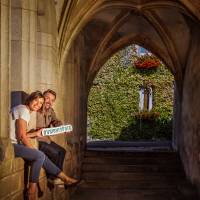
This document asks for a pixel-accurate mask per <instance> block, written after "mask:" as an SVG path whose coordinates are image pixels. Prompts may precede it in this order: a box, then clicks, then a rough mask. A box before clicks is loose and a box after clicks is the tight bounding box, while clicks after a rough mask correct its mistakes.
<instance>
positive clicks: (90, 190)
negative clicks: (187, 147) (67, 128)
mask: <svg viewBox="0 0 200 200" xmlns="http://www.w3.org/2000/svg"><path fill="white" fill-rule="evenodd" d="M82 179H84V180H85V182H84V183H83V184H81V185H80V186H79V187H78V189H77V191H76V192H75V194H74V195H73V197H72V200H86V199H87V200H124V199H126V200H198V199H199V198H198V196H197V195H196V193H195V192H194V190H193V189H192V187H191V185H190V184H188V182H187V180H186V178H185V173H184V171H183V167H182V164H181V161H180V158H179V156H178V154H177V153H175V152H172V151H171V152H119V151H117V152H111V151H86V153H85V158H84V161H83V163H82Z"/></svg>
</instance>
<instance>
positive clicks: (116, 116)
mask: <svg viewBox="0 0 200 200" xmlns="http://www.w3.org/2000/svg"><path fill="white" fill-rule="evenodd" d="M121 58H122V52H119V53H117V54H115V55H114V56H113V57H112V58H111V59H109V61H108V62H107V63H106V64H105V65H104V66H103V67H102V69H101V70H100V72H99V73H98V75H97V77H96V79H95V80H94V83H93V87H92V88H91V91H90V95H89V99H88V134H89V136H90V137H92V138H95V139H113V140H137V139H138V140H139V139H170V138H171V132H172V111H173V108H172V102H173V93H172V85H173V76H172V75H171V73H170V72H169V71H168V70H167V69H166V68H165V67H164V66H161V67H159V68H157V69H156V70H145V71H144V70H138V69H136V68H134V67H133V66H132V65H130V66H127V67H124V66H122V62H121ZM144 82H151V84H152V85H153V86H154V94H153V95H154V96H153V112H157V113H159V117H158V118H156V119H154V120H151V121H148V120H142V119H138V118H135V117H134V115H135V114H136V113H138V112H139V110H138V105H139V89H140V86H141V85H143V83H144Z"/></svg>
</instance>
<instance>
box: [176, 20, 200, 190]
mask: <svg viewBox="0 0 200 200" xmlns="http://www.w3.org/2000/svg"><path fill="white" fill-rule="evenodd" d="M189 23H190V27H191V32H192V40H191V51H190V52H189V55H188V60H187V66H186V69H185V73H184V75H185V76H184V83H183V97H182V103H181V105H182V112H181V114H182V118H181V127H182V131H181V133H182V134H181V137H180V138H179V146H180V153H181V156H182V160H183V163H184V167H185V170H186V173H187V175H188V177H189V179H190V180H191V181H192V182H193V183H194V184H196V185H197V186H198V189H199V191H200V121H199V119H200V112H199V105H200V95H199V94H200V93H199V91H200V73H199V72H200V71H199V69H200V62H199V55H200V54H199V52H200V38H199V34H200V28H199V26H198V25H199V24H198V23H196V24H195V23H194V22H191V21H190V22H189Z"/></svg>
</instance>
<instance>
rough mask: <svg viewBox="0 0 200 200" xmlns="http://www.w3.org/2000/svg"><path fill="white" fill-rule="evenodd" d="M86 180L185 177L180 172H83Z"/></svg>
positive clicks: (169, 178) (141, 179) (144, 179)
mask: <svg viewBox="0 0 200 200" xmlns="http://www.w3.org/2000/svg"><path fill="white" fill-rule="evenodd" d="M82 178H83V179H84V180H100V181H102V180H114V181H124V180H127V181H140V182H155V181H156V182H165V181H175V180H177V179H178V180H179V179H183V178H185V176H184V174H180V173H169V172H168V173H158V172H155V173H143V172H136V173H134V172H132V173H130V172H112V173H110V172H83V174H82Z"/></svg>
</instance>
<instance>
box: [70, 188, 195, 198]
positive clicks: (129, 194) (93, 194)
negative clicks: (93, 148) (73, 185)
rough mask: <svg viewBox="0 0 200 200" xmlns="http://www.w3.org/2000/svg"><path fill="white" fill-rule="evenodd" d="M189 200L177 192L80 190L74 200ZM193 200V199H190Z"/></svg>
mask: <svg viewBox="0 0 200 200" xmlns="http://www.w3.org/2000/svg"><path fill="white" fill-rule="evenodd" d="M83 199H87V200H189V199H185V198H184V199H183V197H182V196H180V194H178V193H177V191H176V190H173V189H171V190H165V189H164V190H134V189H132V190H108V189H104V190H98V189H79V190H78V191H77V192H76V194H75V195H74V196H73V197H72V200H83ZM190 200H191V199H190Z"/></svg>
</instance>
